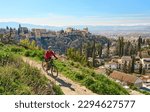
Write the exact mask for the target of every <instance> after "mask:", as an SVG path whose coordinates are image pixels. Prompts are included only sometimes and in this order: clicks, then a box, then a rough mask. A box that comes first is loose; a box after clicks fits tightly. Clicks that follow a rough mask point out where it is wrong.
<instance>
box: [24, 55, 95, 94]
mask: <svg viewBox="0 0 150 112" xmlns="http://www.w3.org/2000/svg"><path fill="white" fill-rule="evenodd" d="M22 59H23V61H24V62H26V63H28V64H29V65H31V66H33V67H36V68H38V69H39V70H40V71H41V73H42V74H44V75H45V76H46V77H47V78H48V79H49V80H51V81H52V82H54V83H56V84H57V85H60V87H61V89H62V91H63V92H64V94H65V95H96V94H95V93H93V92H92V91H90V90H89V89H87V88H86V87H84V86H81V85H80V84H78V83H76V82H73V81H72V80H70V79H68V78H66V77H65V76H63V75H62V74H60V73H59V76H58V78H57V79H56V80H55V79H53V78H52V77H50V76H49V75H47V74H46V72H44V70H43V69H42V66H41V63H40V62H36V61H34V60H32V59H30V58H27V57H22Z"/></svg>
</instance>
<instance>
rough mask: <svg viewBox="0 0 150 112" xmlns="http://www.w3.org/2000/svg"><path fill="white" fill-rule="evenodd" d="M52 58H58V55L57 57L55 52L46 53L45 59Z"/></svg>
mask: <svg viewBox="0 0 150 112" xmlns="http://www.w3.org/2000/svg"><path fill="white" fill-rule="evenodd" d="M52 56H54V57H55V58H57V57H56V55H55V53H54V52H53V51H46V53H45V55H44V58H45V59H51V58H52Z"/></svg>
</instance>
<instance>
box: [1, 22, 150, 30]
mask: <svg viewBox="0 0 150 112" xmlns="http://www.w3.org/2000/svg"><path fill="white" fill-rule="evenodd" d="M19 24H21V26H23V27H28V28H29V29H32V28H45V29H49V30H56V31H58V30H61V29H66V28H67V27H68V26H61V27H56V26H48V25H43V26H42V25H34V24H28V23H18V22H0V28H6V26H8V27H12V28H18V27H19ZM69 27H73V28H75V29H83V28H84V27H88V28H89V30H90V32H99V31H114V32H116V31H126V32H128V31H130V32H133V31H134V32H150V26H147V25H143V26H142V25H137V26H90V25H87V26H84V25H80V26H79V25H78V26H69Z"/></svg>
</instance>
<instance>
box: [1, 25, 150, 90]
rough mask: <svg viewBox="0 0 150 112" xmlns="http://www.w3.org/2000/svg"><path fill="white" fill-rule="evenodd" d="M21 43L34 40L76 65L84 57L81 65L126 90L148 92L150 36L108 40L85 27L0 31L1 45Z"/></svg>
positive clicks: (9, 29) (149, 80) (149, 88)
mask: <svg viewBox="0 0 150 112" xmlns="http://www.w3.org/2000/svg"><path fill="white" fill-rule="evenodd" d="M132 36H133V35H132ZM132 36H131V37H132ZM24 40H29V42H33V41H34V42H35V44H36V46H38V47H39V48H43V49H47V47H48V46H52V49H53V50H54V51H55V52H56V53H57V54H59V55H61V56H63V57H66V56H67V58H70V59H73V60H75V61H77V62H80V61H81V60H82V59H83V58H82V59H81V60H80V58H79V60H78V57H77V56H78V54H79V57H84V62H83V63H84V64H85V63H86V65H88V66H89V67H94V68H95V69H96V70H97V71H98V72H101V73H103V74H106V75H107V76H108V77H109V78H110V79H113V80H115V81H116V82H117V83H119V84H120V85H122V86H124V87H125V88H127V89H128V88H129V87H130V86H131V85H133V86H135V87H137V88H140V89H141V90H145V91H150V36H147V37H144V38H143V37H142V36H140V35H139V36H137V37H133V38H124V37H122V36H120V37H116V38H107V37H105V36H102V35H95V34H92V33H90V32H89V30H88V28H83V29H82V30H79V29H74V28H71V27H69V28H67V29H65V30H63V29H62V30H60V31H51V30H47V29H36V28H34V29H28V28H27V27H22V26H21V25H19V28H18V29H15V28H9V27H6V28H1V29H0V41H2V42H4V43H8V42H15V43H19V42H23V41H24ZM72 52H75V53H74V54H73V53H72ZM75 57H76V59H75ZM81 63H82V62H81Z"/></svg>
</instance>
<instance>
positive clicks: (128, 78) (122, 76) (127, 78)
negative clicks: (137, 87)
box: [110, 71, 138, 84]
mask: <svg viewBox="0 0 150 112" xmlns="http://www.w3.org/2000/svg"><path fill="white" fill-rule="evenodd" d="M110 77H111V78H113V79H116V80H120V81H124V82H127V83H130V84H134V83H135V81H136V80H137V79H138V78H137V77H136V76H133V75H129V74H126V73H123V72H118V71H113V73H111V74H110Z"/></svg>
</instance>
